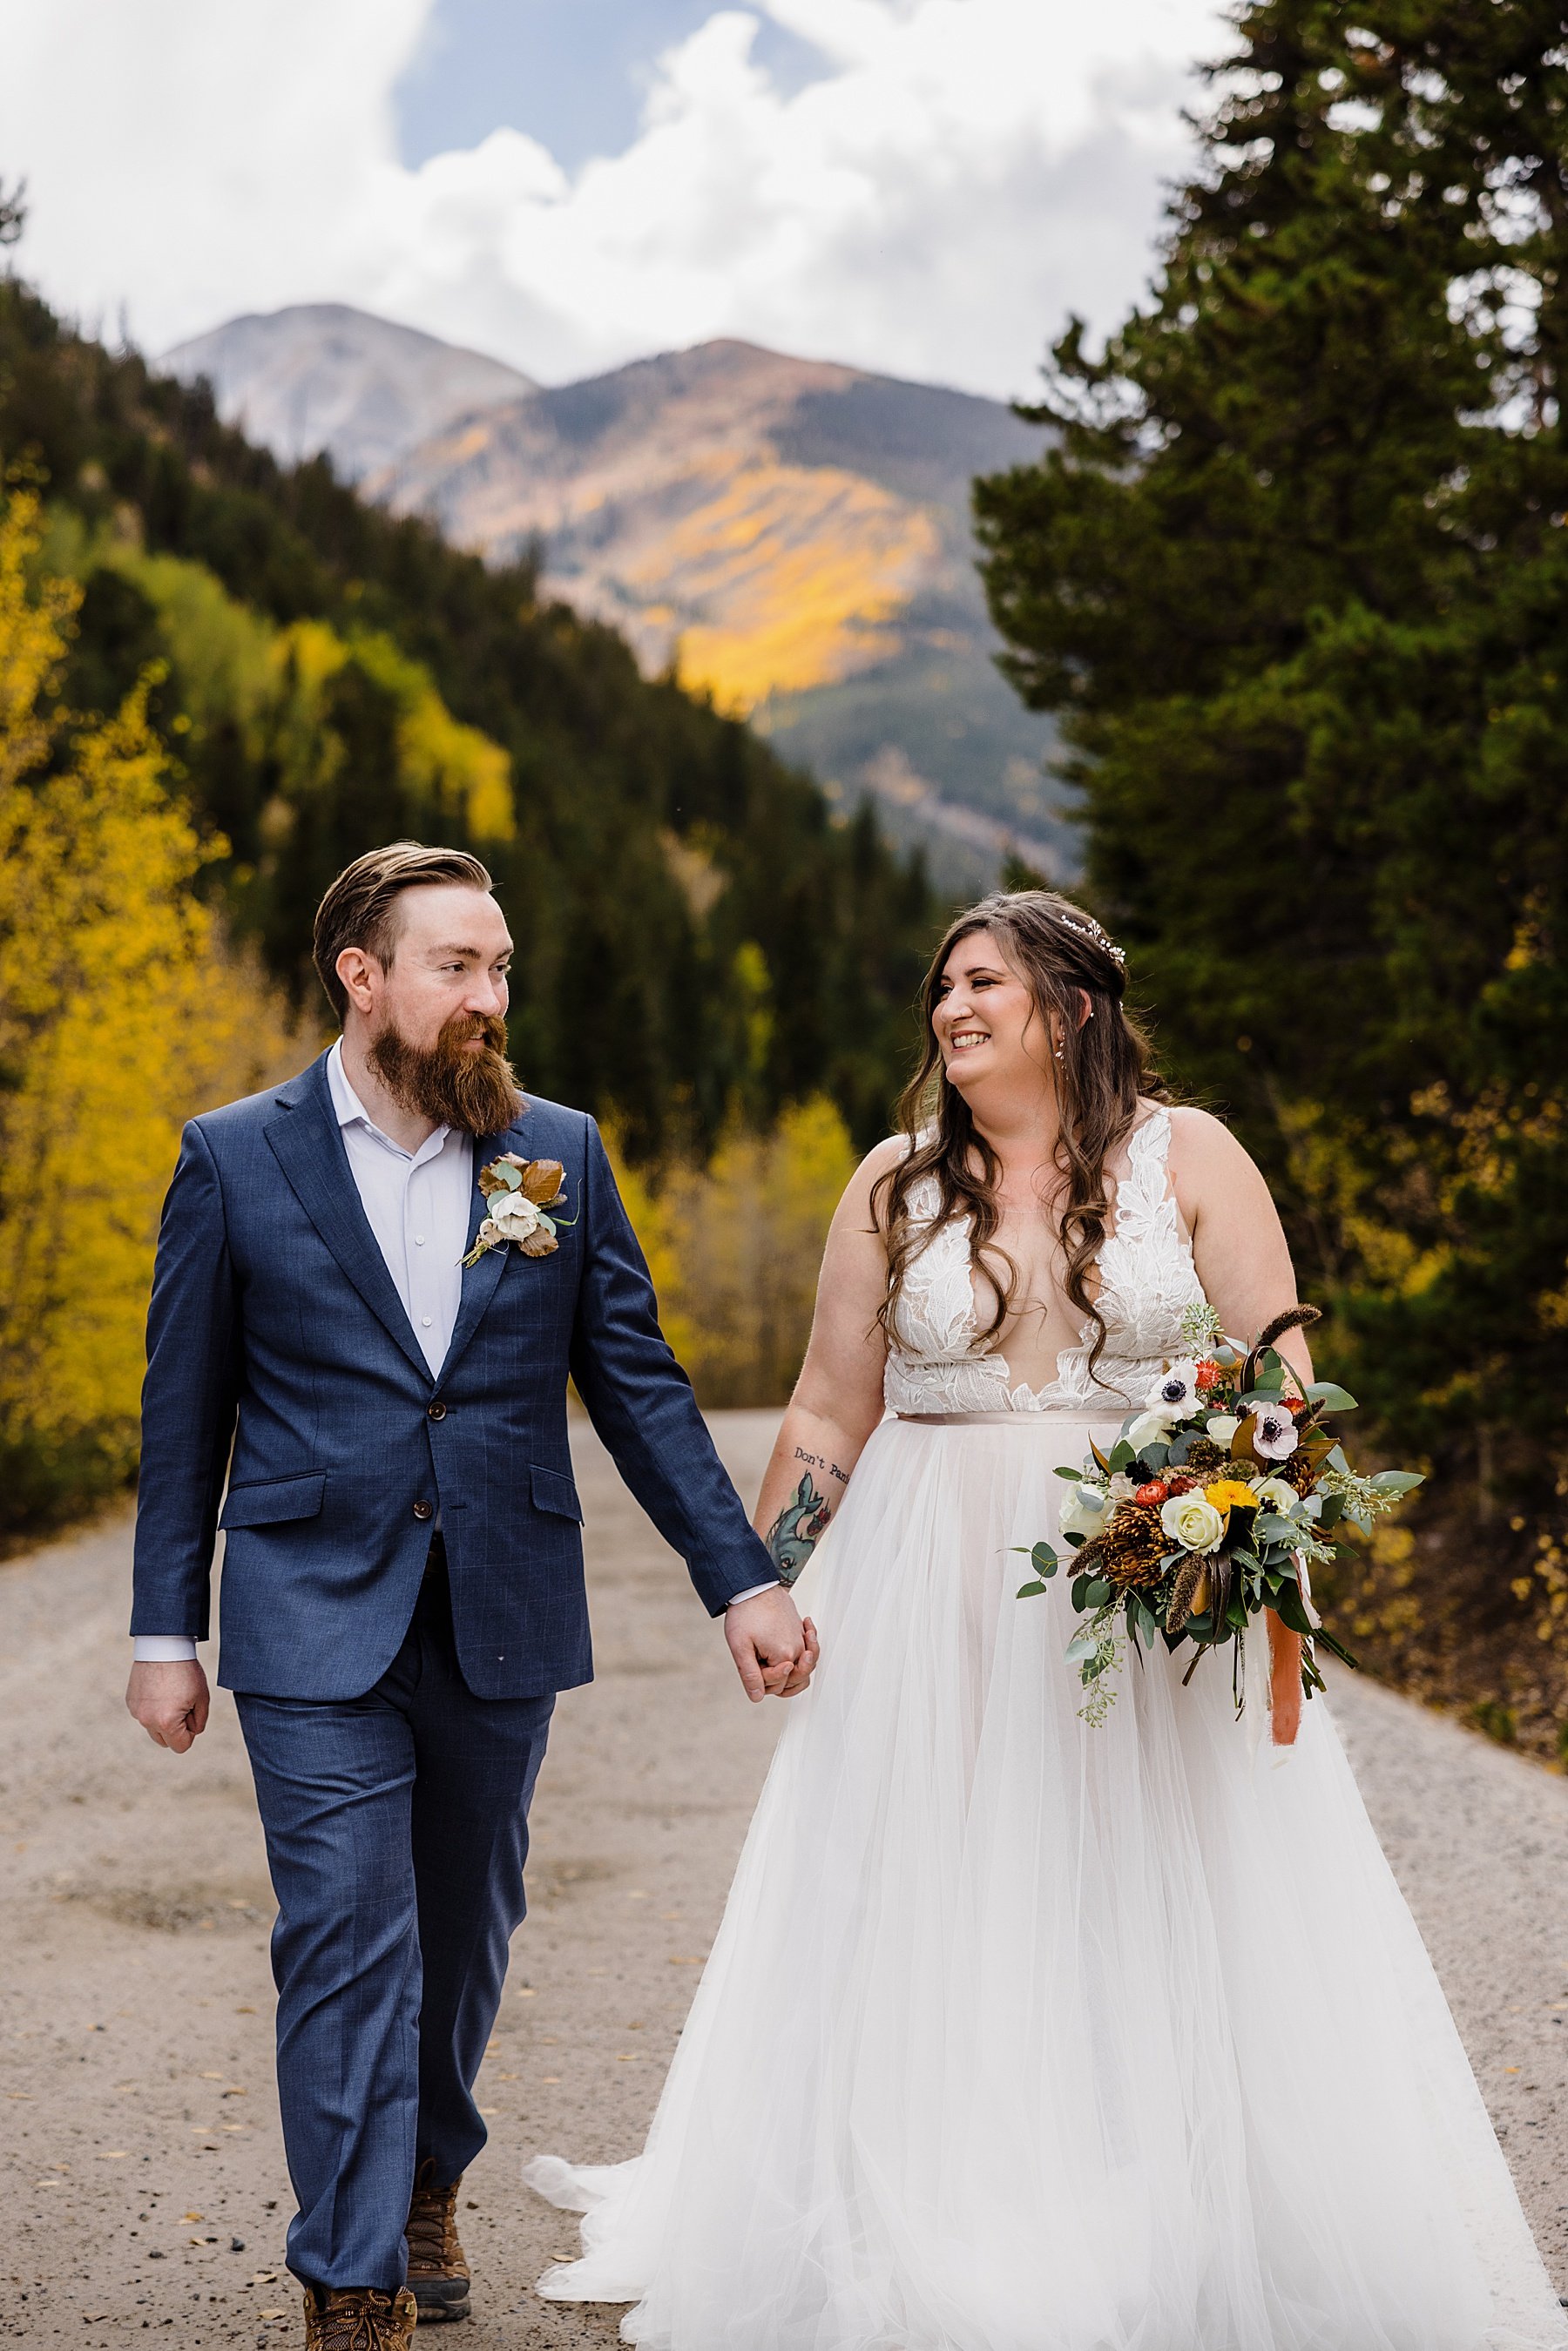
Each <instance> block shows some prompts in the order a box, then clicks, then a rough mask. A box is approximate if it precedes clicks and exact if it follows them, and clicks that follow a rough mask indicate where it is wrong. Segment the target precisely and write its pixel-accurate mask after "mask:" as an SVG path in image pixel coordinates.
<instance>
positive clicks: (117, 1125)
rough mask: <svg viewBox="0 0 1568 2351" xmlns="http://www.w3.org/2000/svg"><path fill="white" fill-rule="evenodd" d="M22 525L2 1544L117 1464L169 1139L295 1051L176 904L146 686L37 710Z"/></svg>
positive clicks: (1, 722)
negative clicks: (102, 703) (75, 708)
mask: <svg viewBox="0 0 1568 2351" xmlns="http://www.w3.org/2000/svg"><path fill="white" fill-rule="evenodd" d="M37 555H38V545H37V499H36V498H35V497H34V496H30V495H28V494H26V493H19V494H16V495H15V496H10V497H0V1548H3V1547H5V1546H6V1545H8V1544H9V1543H10V1542H11V1541H14V1540H15V1539H16V1537H17V1536H18V1535H20V1534H37V1532H39V1531H41V1530H43V1529H45V1528H47V1527H48V1526H51V1525H53V1524H56V1523H57V1522H58V1521H60V1520H64V1519H67V1518H68V1517H70V1516H71V1515H73V1514H74V1513H75V1512H77V1511H79V1510H81V1508H82V1507H83V1505H84V1504H85V1503H88V1502H90V1501H91V1500H92V1499H94V1498H95V1497H96V1496H98V1495H100V1494H103V1493H106V1492H109V1491H111V1490H112V1489H114V1488H115V1487H116V1486H118V1485H120V1484H121V1483H122V1482H123V1480H124V1479H125V1478H126V1476H127V1475H128V1474H129V1472H130V1471H131V1468H133V1467H134V1464H135V1459H136V1418H137V1400H138V1396H139V1395H140V1391H141V1374H142V1372H143V1369H144V1367H145V1355H144V1352H143V1345H142V1333H143V1330H144V1327H145V1322H146V1314H147V1290H148V1285H149V1282H150V1281H151V1279H152V1251H153V1243H154V1238H155V1236H156V1233H157V1229H158V1211H159V1204H160V1202H161V1200H162V1196H163V1191H164V1188H165V1186H166V1185H167V1182H168V1177H169V1170H170V1167H171V1166H172V1163H173V1158H174V1154H175V1151H176V1149H177V1147H178V1144H179V1135H180V1128H181V1125H182V1123H183V1121H184V1119H185V1118H186V1117H188V1116H189V1115H190V1113H192V1112H193V1111H197V1110H203V1109H205V1108H206V1107H207V1106H208V1105H209V1104H210V1103H211V1102H223V1101H226V1100H229V1099H231V1098H232V1097H233V1096H234V1095H235V1094H238V1093H243V1092H248V1091H250V1090H252V1089H253V1088H255V1087H256V1086H257V1085H261V1084H266V1083H267V1082H270V1081H275V1080H276V1079H277V1077H279V1076H281V1075H283V1074H284V1073H285V1071H287V1068H288V1067H289V1066H291V1065H293V1066H297V1058H296V1056H297V1050H298V1040H295V1039H293V1038H291V1037H290V1035H289V1034H288V1029H287V1022H286V1021H284V1020H283V1019H280V1018H279V1011H278V1006H277V1001H276V992H275V991H274V990H272V989H270V988H269V987H267V986H266V985H265V984H264V983H263V982H262V981H261V979H260V977H259V976H258V974H257V973H256V971H255V970H254V969H253V968H252V967H251V965H250V963H249V961H248V959H246V958H245V957H235V956H233V955H231V954H229V953H228V952H227V951H226V949H225V941H224V938H223V935H222V930H221V926H220V925H218V924H217V923H216V922H215V921H214V917H213V914H212V911H211V909H210V908H208V907H206V906H204V905H203V904H201V902H200V900H199V899H198V897H197V896H196V894H195V891H194V888H193V883H194V881H195V877H196V875H197V872H198V871H199V869H200V867H201V864H202V862H203V845H202V843H201V842H200V841H198V839H197V837H196V834H195V832H194V831H193V828H192V826H191V824H190V822H189V820H188V819H187V817H186V815H185V813H184V811H183V810H182V809H181V808H180V807H179V806H178V805H177V804H176V803H175V801H174V800H173V799H172V797H171V795H170V792H169V790H168V789H167V784H168V775H167V760H166V758H165V755H164V753H163V751H162V747H161V745H160V743H159V741H158V738H157V737H156V736H155V735H154V734H153V732H152V728H151V727H150V726H149V725H148V723H147V712H146V703H147V696H148V693H149V691H150V690H151V688H150V685H148V684H143V685H139V686H137V687H135V688H134V689H133V690H132V692H131V694H130V695H127V697H126V698H125V700H124V702H123V703H122V704H121V705H120V707H119V708H118V709H117V710H115V711H114V712H113V713H112V714H111V715H110V716H108V717H106V718H102V719H99V720H96V721H93V722H91V723H89V722H85V721H83V720H82V719H81V718H80V717H79V716H78V715H77V714H74V713H72V712H71V711H70V710H69V709H68V708H67V707H65V706H64V705H62V704H61V703H60V702H59V700H58V698H57V695H56V694H55V691H54V687H55V683H56V681H57V676H58V673H59V671H60V669H61V667H62V666H63V664H64V659H65V656H66V653H67V651H68V632H69V629H70V625H71V618H72V613H73V611H74V610H75V608H76V605H77V601H78V596H77V590H75V589H74V588H73V587H72V586H71V585H70V584H68V583H67V582H64V581H61V580H51V579H50V578H49V577H48V576H47V572H46V573H45V574H43V576H42V577H41V578H40V579H38V580H37V581H36V583H35V582H33V581H30V580H29V577H28V575H29V571H30V570H31V569H32V568H33V566H34V564H35V562H36V559H37ZM280 1064H281V1066H279V1065H280Z"/></svg>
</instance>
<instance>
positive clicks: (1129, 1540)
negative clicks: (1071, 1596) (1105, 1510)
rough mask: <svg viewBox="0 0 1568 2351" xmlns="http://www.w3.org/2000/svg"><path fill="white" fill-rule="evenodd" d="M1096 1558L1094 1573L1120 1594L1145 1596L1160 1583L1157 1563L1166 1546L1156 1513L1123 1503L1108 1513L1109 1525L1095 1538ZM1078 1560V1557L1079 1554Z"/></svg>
mask: <svg viewBox="0 0 1568 2351" xmlns="http://www.w3.org/2000/svg"><path fill="white" fill-rule="evenodd" d="M1094 1549H1095V1551H1096V1552H1097V1553H1098V1554H1099V1556H1098V1558H1097V1559H1096V1561H1095V1566H1094V1572H1095V1573H1096V1574H1097V1575H1103V1576H1106V1577H1108V1578H1109V1579H1110V1581H1111V1582H1112V1583H1113V1584H1115V1585H1116V1586H1117V1587H1118V1589H1119V1590H1121V1591H1123V1592H1146V1591H1149V1590H1151V1589H1152V1588H1153V1586H1154V1585H1155V1584H1156V1583H1158V1582H1159V1580H1160V1562H1161V1560H1162V1559H1164V1557H1165V1555H1166V1551H1167V1550H1168V1549H1169V1545H1168V1543H1167V1542H1166V1531H1165V1529H1164V1528H1163V1527H1162V1526H1161V1524H1160V1515H1159V1512H1158V1511H1157V1510H1145V1509H1144V1508H1143V1506H1142V1505H1141V1504H1140V1503H1137V1502H1124V1503H1122V1504H1121V1505H1120V1507H1119V1508H1118V1509H1116V1510H1113V1512H1112V1513H1111V1523H1110V1525H1109V1526H1108V1527H1107V1528H1106V1529H1105V1531H1104V1532H1103V1534H1101V1535H1099V1536H1097V1537H1096V1538H1095V1543H1094ZM1079 1557H1080V1558H1082V1552H1080V1553H1079Z"/></svg>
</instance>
